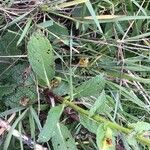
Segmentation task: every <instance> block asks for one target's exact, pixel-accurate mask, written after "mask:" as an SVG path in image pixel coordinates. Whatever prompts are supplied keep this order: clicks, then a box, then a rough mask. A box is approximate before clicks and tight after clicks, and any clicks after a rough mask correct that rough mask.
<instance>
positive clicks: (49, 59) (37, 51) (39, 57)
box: [27, 31, 55, 86]
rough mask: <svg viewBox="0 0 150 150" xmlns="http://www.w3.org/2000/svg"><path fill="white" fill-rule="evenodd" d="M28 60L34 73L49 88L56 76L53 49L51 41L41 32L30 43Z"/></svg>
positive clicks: (32, 37)
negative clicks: (50, 82) (50, 81)
mask: <svg viewBox="0 0 150 150" xmlns="http://www.w3.org/2000/svg"><path fill="white" fill-rule="evenodd" d="M27 49H28V58H29V62H30V65H31V67H32V69H33V71H34V72H35V73H36V74H37V76H38V77H39V78H40V79H42V80H43V81H44V82H45V83H46V84H47V85H48V86H49V80H51V79H52V78H53V77H54V75H55V69H54V66H55V63H54V54H53V48H52V46H51V44H50V42H49V40H48V39H47V38H46V37H45V36H44V35H43V34H42V33H41V32H40V31H39V32H36V33H34V34H33V35H32V36H31V38H30V40H29V42H28V46H27Z"/></svg>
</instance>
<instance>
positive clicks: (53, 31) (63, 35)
mask: <svg viewBox="0 0 150 150" xmlns="http://www.w3.org/2000/svg"><path fill="white" fill-rule="evenodd" d="M47 29H48V31H49V33H50V39H51V40H54V39H59V40H62V41H63V42H64V43H65V44H67V45H68V44H69V38H68V36H69V32H68V29H67V28H66V27H65V26H63V25H61V24H59V23H57V22H53V25H51V26H50V27H48V28H47Z"/></svg>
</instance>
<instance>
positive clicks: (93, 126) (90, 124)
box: [80, 114, 99, 134]
mask: <svg viewBox="0 0 150 150" xmlns="http://www.w3.org/2000/svg"><path fill="white" fill-rule="evenodd" d="M80 123H81V124H82V125H83V126H84V127H85V128H86V129H88V130H89V131H90V132H92V133H95V134H96V132H97V128H98V126H99V124H98V123H97V122H96V121H95V120H93V119H92V118H90V117H87V116H85V115H82V114H80Z"/></svg>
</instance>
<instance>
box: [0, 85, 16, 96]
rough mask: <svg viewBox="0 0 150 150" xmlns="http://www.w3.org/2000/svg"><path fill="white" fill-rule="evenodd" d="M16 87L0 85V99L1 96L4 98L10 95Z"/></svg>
mask: <svg viewBox="0 0 150 150" xmlns="http://www.w3.org/2000/svg"><path fill="white" fill-rule="evenodd" d="M15 87H16V85H15V84H12V85H9V84H6V85H0V98H2V97H3V96H6V95H8V94H11V93H13V92H14V90H15Z"/></svg>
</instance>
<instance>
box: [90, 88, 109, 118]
mask: <svg viewBox="0 0 150 150" xmlns="http://www.w3.org/2000/svg"><path fill="white" fill-rule="evenodd" d="M105 102H106V94H105V91H104V90H103V91H102V93H101V95H100V96H99V97H98V98H97V100H96V101H95V103H94V104H93V105H92V107H91V109H90V114H89V115H90V116H93V115H94V114H95V113H96V112H97V111H98V112H102V111H104V109H105V107H106V106H105Z"/></svg>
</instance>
